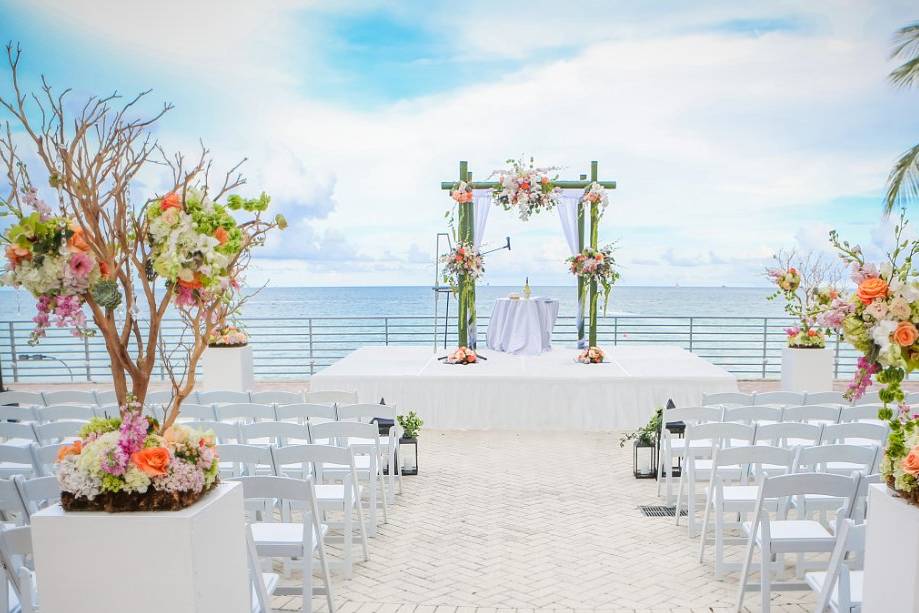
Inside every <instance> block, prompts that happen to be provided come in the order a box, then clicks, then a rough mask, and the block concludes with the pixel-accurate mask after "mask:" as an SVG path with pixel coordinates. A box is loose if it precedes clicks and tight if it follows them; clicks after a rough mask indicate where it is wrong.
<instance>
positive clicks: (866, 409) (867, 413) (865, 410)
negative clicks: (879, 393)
mask: <svg viewBox="0 0 919 613" xmlns="http://www.w3.org/2000/svg"><path fill="white" fill-rule="evenodd" d="M883 408H884V405H883V404H856V405H852V406H844V407H842V412H841V413H840V414H839V423H848V422H853V421H858V422H862V423H868V424H884V425H887V421H886V420H884V419H880V418H879V417H878V411H880V410H881V409H883Z"/></svg>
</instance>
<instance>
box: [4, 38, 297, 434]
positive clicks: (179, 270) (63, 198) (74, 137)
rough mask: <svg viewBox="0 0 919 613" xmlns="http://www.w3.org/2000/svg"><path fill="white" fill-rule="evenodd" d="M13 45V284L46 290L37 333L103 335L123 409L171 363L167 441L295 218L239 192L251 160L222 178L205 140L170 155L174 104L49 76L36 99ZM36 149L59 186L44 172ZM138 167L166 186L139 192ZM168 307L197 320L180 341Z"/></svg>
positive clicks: (8, 202) (8, 211) (8, 106)
mask: <svg viewBox="0 0 919 613" xmlns="http://www.w3.org/2000/svg"><path fill="white" fill-rule="evenodd" d="M6 51H7V59H8V62H9V66H10V68H11V72H12V87H11V91H12V92H13V95H12V96H11V97H10V98H2V97H0V109H3V110H5V111H6V112H7V113H8V114H9V115H10V116H11V119H12V120H13V122H15V123H16V124H18V126H19V127H20V128H21V129H18V130H6V131H5V132H4V133H2V134H0V169H2V172H3V174H4V176H5V178H6V179H7V182H8V184H9V186H10V192H9V195H8V196H7V195H5V197H4V198H3V199H0V214H2V215H4V216H7V217H10V218H12V220H13V223H12V225H11V226H10V227H9V228H8V229H6V230H5V231H3V233H2V237H0V239H2V240H3V241H5V242H6V243H7V248H6V256H7V260H8V268H7V273H6V275H5V276H4V277H3V279H2V282H3V283H4V284H7V285H12V286H14V287H24V288H26V289H27V290H28V291H29V292H30V293H31V294H32V295H33V296H34V297H35V299H36V301H37V308H38V313H37V315H36V316H35V322H36V329H35V333H34V334H33V340H36V341H37V340H39V339H40V338H41V336H42V335H43V334H44V332H45V330H46V329H47V327H48V326H49V325H50V324H51V323H52V320H53V323H54V324H55V325H58V326H63V327H72V328H73V329H74V333H75V334H80V335H87V334H93V333H95V334H98V335H100V336H101V337H102V338H103V340H104V343H105V348H106V350H107V352H108V354H109V359H110V367H111V373H112V381H113V386H114V389H115V393H116V396H117V398H118V403H119V405H120V406H121V407H129V403H128V401H129V399H131V401H132V402H137V403H139V404H143V402H144V398H145V396H146V393H147V388H148V386H149V382H150V378H151V376H152V373H153V370H154V369H155V368H156V367H157V366H162V368H163V370H164V371H165V373H166V375H167V376H168V379H169V382H170V384H171V387H172V400H171V402H170V404H169V406H168V407H167V408H166V410H165V413H164V415H163V419H162V421H161V422H160V423H159V424H158V426H157V428H158V432H157V434H158V435H159V436H165V434H166V432H168V431H170V427H171V426H173V424H174V423H175V420H176V418H177V417H178V415H179V411H180V407H181V404H182V402H183V401H184V399H185V398H187V397H188V395H189V394H190V393H191V392H192V390H193V389H194V385H195V376H196V375H195V372H196V367H197V365H198V363H199V362H200V360H201V356H202V354H203V353H204V351H205V349H207V346H208V339H209V338H210V337H211V336H212V335H213V333H214V331H215V330H219V329H220V328H221V327H222V326H223V325H224V324H225V322H226V321H227V319H228V318H229V317H231V316H232V315H233V314H235V313H236V312H237V311H238V309H239V307H240V305H241V304H242V302H244V301H245V298H244V297H242V295H241V291H240V280H241V279H242V275H243V274H244V272H245V270H246V268H247V266H248V264H249V261H250V258H251V251H252V249H253V248H254V247H257V246H259V245H262V244H263V243H264V242H265V240H266V237H267V236H268V234H269V233H270V232H271V231H273V230H275V229H283V228H284V227H286V225H287V222H286V220H285V219H284V217H283V216H281V215H276V216H275V217H274V218H273V219H272V218H269V217H267V215H266V211H267V209H268V206H269V202H270V198H269V197H268V196H267V195H266V194H264V193H262V194H260V195H259V196H257V197H254V198H247V197H243V196H241V195H238V194H235V193H233V192H235V191H236V190H237V189H238V188H241V187H242V186H243V185H244V184H245V179H244V178H243V177H242V175H241V174H239V172H238V168H239V164H237V165H236V166H234V167H232V168H231V169H229V170H228V171H227V172H226V173H225V174H223V175H222V176H221V179H222V181H218V182H214V181H213V178H214V176H215V175H216V171H215V168H214V165H213V160H212V159H211V155H210V152H209V151H208V150H207V149H205V148H203V147H202V149H201V151H200V153H199V154H198V155H197V156H195V157H186V156H184V155H182V154H181V153H176V154H168V153H166V151H165V149H164V148H163V146H162V144H161V143H158V142H157V141H156V139H155V137H154V136H153V134H154V133H155V132H156V123H157V122H158V121H159V120H160V119H161V118H162V117H163V115H165V114H166V113H167V112H168V111H169V110H170V109H171V108H172V107H171V105H168V104H166V105H164V106H163V107H161V108H160V110H159V111H157V112H153V113H152V114H150V115H149V116H144V111H143V105H144V102H145V101H146V99H145V98H144V96H145V95H146V94H143V93H142V94H140V95H138V96H136V97H133V98H130V99H128V100H126V101H125V102H124V103H123V104H120V105H119V103H118V98H119V97H118V96H94V97H91V98H89V100H88V101H86V102H85V103H84V102H77V101H71V100H70V99H69V98H67V93H68V91H69V90H66V91H64V92H63V93H58V92H56V91H55V90H54V89H53V88H52V87H51V86H50V85H47V84H46V85H44V86H43V91H42V92H41V93H40V94H35V95H30V94H29V92H24V91H22V89H21V85H22V80H21V79H20V78H19V76H18V66H19V62H20V59H21V51H20V49H19V48H18V47H14V46H13V45H7V47H6ZM71 109H77V110H76V112H75V113H71ZM37 122H40V123H37ZM14 135H16V136H15V138H14ZM27 148H28V149H30V151H29V158H32V157H34V158H35V159H36V160H37V164H38V165H39V166H40V167H41V169H40V171H39V172H38V173H37V175H40V176H47V177H48V180H47V181H48V183H47V186H39V185H37V184H36V183H35V182H34V181H33V180H32V174H31V173H30V170H29V164H27V163H26V162H25V158H24V156H25V155H26V154H25V153H24V152H25V150H26V149H27ZM73 152H79V155H74V154H73ZM90 161H91V162H90ZM159 168H163V169H166V171H167V172H166V176H161V177H159V179H157V178H156V177H155V174H154V173H153V172H151V171H153V170H155V169H159ZM140 176H143V177H144V184H151V182H152V184H157V183H156V182H157V181H158V184H159V185H160V186H161V187H162V189H160V190H158V193H157V194H140V195H139V196H140V197H138V189H137V186H138V185H139V183H138V181H137V178H138V177H140ZM40 187H41V189H40ZM42 190H44V191H47V192H49V194H50V197H47V198H43V197H42V195H41V193H40V192H41V191H42ZM49 202H50V203H53V205H51V204H48V203H49ZM84 309H86V310H88V314H87V313H86V312H84ZM170 309H174V312H175V313H177V314H178V316H179V318H180V319H181V320H182V321H183V323H184V324H185V331H184V332H183V336H182V339H183V341H182V342H179V343H171V342H170V341H168V339H167V338H164V336H163V335H162V325H163V319H164V318H165V317H166V315H167V312H169V311H170ZM125 410H128V409H127V408H126V409H125ZM124 418H125V416H122V419H124Z"/></svg>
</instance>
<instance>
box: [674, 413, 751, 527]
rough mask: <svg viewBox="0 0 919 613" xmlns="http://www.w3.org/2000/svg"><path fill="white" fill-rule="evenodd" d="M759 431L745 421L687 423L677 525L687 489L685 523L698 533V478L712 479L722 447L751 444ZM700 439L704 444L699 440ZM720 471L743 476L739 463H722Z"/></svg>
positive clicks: (676, 515) (736, 476)
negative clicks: (713, 460)
mask: <svg viewBox="0 0 919 613" xmlns="http://www.w3.org/2000/svg"><path fill="white" fill-rule="evenodd" d="M755 434H756V428H755V426H747V425H745V424H735V423H724V422H714V423H705V424H695V425H688V426H686V439H685V440H686V455H685V457H684V460H685V470H683V471H682V472H680V487H679V490H678V493H677V498H676V506H675V508H674V511H675V512H674V516H675V523H676V525H678V526H679V525H680V511H681V510H682V508H683V504H682V503H683V491H684V489H685V491H686V524H687V526H688V529H689V530H688V531H689V536H690V537H693V536H695V533H696V502H697V494H698V492H697V489H696V482H697V481H699V480H702V481H709V480H710V477H711V473H712V471H713V470H714V468H713V467H714V464H713V462H712V459H711V458H712V457H713V455H714V453H715V451H716V450H717V449H718V448H721V447H730V446H732V445H733V444H738V445H746V446H751V445H752V444H753V437H754V436H755ZM696 443H701V444H696ZM718 471H719V472H720V473H722V474H730V475H732V476H733V477H734V478H735V479H736V478H739V477H740V474H741V472H742V471H741V467H740V466H736V465H735V466H721V467H719V469H718Z"/></svg>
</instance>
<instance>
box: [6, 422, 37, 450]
mask: <svg viewBox="0 0 919 613" xmlns="http://www.w3.org/2000/svg"><path fill="white" fill-rule="evenodd" d="M33 426H34V424H33V423H32V422H22V421H0V441H2V442H3V444H4V445H18V446H20V447H22V446H28V445H30V444H32V443H34V442H35V441H36V440H38V439H37V438H36V437H35V428H34V427H33Z"/></svg>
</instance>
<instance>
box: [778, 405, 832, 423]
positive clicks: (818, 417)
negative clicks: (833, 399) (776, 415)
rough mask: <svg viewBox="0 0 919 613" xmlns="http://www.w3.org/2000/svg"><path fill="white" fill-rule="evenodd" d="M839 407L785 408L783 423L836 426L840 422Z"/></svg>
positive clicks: (808, 406)
mask: <svg viewBox="0 0 919 613" xmlns="http://www.w3.org/2000/svg"><path fill="white" fill-rule="evenodd" d="M839 411H840V407H839V405H831V404H803V405H797V406H788V407H785V410H784V411H783V412H782V421H801V422H805V423H807V422H825V423H831V424H835V423H837V422H838V421H839Z"/></svg>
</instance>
